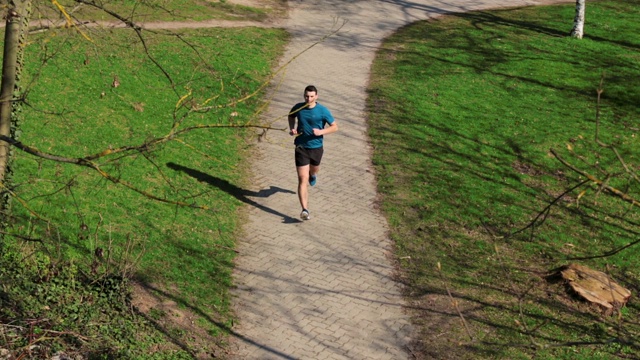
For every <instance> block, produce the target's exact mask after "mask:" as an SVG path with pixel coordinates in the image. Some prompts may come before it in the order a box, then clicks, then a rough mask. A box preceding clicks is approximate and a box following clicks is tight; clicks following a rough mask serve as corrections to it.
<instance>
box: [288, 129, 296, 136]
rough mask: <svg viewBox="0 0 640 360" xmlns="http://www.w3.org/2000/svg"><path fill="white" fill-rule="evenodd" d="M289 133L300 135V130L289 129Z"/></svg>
mask: <svg viewBox="0 0 640 360" xmlns="http://www.w3.org/2000/svg"><path fill="white" fill-rule="evenodd" d="M289 135H291V136H293V135H298V130H296V129H290V130H289Z"/></svg>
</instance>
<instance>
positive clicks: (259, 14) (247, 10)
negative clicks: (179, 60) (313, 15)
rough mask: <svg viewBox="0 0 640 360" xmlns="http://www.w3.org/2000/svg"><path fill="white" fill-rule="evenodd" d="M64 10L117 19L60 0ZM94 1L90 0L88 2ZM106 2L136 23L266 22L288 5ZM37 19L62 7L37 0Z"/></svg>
mask: <svg viewBox="0 0 640 360" xmlns="http://www.w3.org/2000/svg"><path fill="white" fill-rule="evenodd" d="M59 3H60V5H61V6H62V7H63V8H64V9H65V11H66V12H67V13H68V14H69V16H71V17H72V18H74V19H77V20H88V19H91V20H93V21H114V20H116V19H115V18H113V17H112V16H110V15H109V14H108V13H107V12H105V11H102V9H100V8H98V7H96V6H91V5H87V4H81V5H79V4H77V3H76V2H75V1H68V0H63V1H59ZM89 3H91V2H89ZM95 3H97V4H103V5H102V6H103V7H104V9H105V10H108V11H110V12H113V13H117V14H119V15H120V16H124V17H125V18H128V19H130V20H132V21H134V22H137V23H142V22H150V21H203V20H212V19H215V20H238V21H258V22H263V21H266V20H268V19H270V18H273V17H281V16H283V15H284V14H285V11H286V7H287V4H286V2H285V1H283V0H272V1H270V4H269V6H268V7H264V8H254V7H250V6H244V5H239V4H234V3H232V2H229V1H225V0H212V1H206V0H196V1H185V0H171V1H154V0H152V1H143V2H138V1H110V2H103V3H100V2H95ZM33 9H34V14H35V16H34V18H33V19H38V18H45V19H56V18H59V17H60V15H59V14H60V9H59V8H58V7H56V6H54V4H52V3H51V2H46V1H45V2H35V3H34V5H33Z"/></svg>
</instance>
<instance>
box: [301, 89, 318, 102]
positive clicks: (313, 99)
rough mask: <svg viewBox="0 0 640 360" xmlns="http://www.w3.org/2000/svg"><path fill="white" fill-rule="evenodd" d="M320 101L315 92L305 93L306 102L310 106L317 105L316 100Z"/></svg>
mask: <svg viewBox="0 0 640 360" xmlns="http://www.w3.org/2000/svg"><path fill="white" fill-rule="evenodd" d="M317 99H318V94H317V93H316V92H315V91H305V93H304V101H305V102H306V103H307V104H309V105H313V104H315V103H316V100H317Z"/></svg>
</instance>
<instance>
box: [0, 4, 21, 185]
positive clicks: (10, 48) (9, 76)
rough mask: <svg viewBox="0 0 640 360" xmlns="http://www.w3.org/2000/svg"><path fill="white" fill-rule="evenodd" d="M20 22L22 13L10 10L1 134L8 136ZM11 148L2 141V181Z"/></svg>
mask: <svg viewBox="0 0 640 360" xmlns="http://www.w3.org/2000/svg"><path fill="white" fill-rule="evenodd" d="M20 22H21V19H20V15H18V13H17V12H16V11H15V10H9V13H8V15H7V25H6V27H5V34H4V57H3V61H2V85H0V135H4V136H7V137H8V136H11V113H12V110H13V91H14V89H15V86H16V67H17V62H18V37H19V34H20ZM9 150H10V146H9V144H8V143H7V142H6V141H0V183H4V179H5V174H6V172H7V164H8V163H9V152H10V151H9Z"/></svg>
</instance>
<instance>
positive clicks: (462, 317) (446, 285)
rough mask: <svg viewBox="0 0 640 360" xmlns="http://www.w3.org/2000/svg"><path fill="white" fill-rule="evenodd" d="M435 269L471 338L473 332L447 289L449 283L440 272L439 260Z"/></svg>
mask: <svg viewBox="0 0 640 360" xmlns="http://www.w3.org/2000/svg"><path fill="white" fill-rule="evenodd" d="M437 269H438V274H440V278H441V279H442V283H443V284H444V287H445V289H446V290H447V294H448V295H449V299H451V304H453V307H454V308H455V309H456V312H457V313H458V316H460V320H461V321H462V325H463V326H464V329H465V330H466V331H467V335H469V338H470V339H471V340H473V334H472V333H471V329H469V324H467V320H466V319H465V318H464V315H463V314H462V311H460V307H459V306H458V301H457V300H456V299H454V297H453V295H452V294H451V290H449V285H448V283H447V279H446V278H445V276H444V274H443V273H442V265H440V262H438V267H437Z"/></svg>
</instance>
